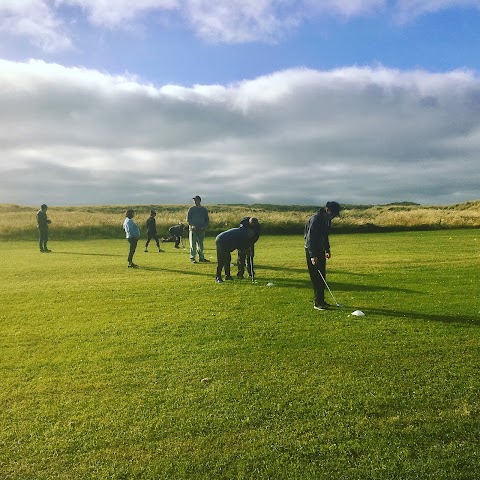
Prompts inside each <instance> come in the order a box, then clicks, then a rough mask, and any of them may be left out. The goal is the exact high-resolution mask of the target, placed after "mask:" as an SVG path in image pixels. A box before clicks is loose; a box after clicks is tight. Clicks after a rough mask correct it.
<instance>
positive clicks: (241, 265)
mask: <svg viewBox="0 0 480 480" xmlns="http://www.w3.org/2000/svg"><path fill="white" fill-rule="evenodd" d="M250 218H251V217H243V218H242V220H240V226H245V225H247V224H248V222H249V221H250ZM254 232H255V235H254V237H253V242H252V244H251V250H250V254H249V255H248V253H249V252H248V251H247V250H238V252H237V267H238V273H237V277H238V278H243V275H244V274H245V264H246V265H247V274H248V276H249V277H254V276H255V271H254V269H253V257H254V256H255V242H256V241H257V240H258V238H259V237H260V224H258V226H257V227H256V228H255V229H254Z"/></svg>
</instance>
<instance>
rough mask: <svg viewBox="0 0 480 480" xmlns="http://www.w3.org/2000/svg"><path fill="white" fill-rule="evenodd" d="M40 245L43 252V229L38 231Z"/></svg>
mask: <svg viewBox="0 0 480 480" xmlns="http://www.w3.org/2000/svg"><path fill="white" fill-rule="evenodd" d="M38 246H39V248H40V251H41V252H43V251H44V250H45V239H44V232H43V230H41V229H40V230H39V231H38Z"/></svg>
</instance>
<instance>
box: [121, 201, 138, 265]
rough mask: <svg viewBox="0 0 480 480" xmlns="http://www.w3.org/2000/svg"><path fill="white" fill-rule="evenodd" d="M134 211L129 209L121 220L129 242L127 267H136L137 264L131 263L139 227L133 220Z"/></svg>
mask: <svg viewBox="0 0 480 480" xmlns="http://www.w3.org/2000/svg"><path fill="white" fill-rule="evenodd" d="M134 216H135V212H134V211H133V210H131V209H129V210H127V211H126V213H125V221H124V222H123V229H124V230H125V234H126V237H127V241H128V243H129V244H130V250H129V252H128V268H137V267H138V265H136V264H135V263H133V255H134V254H135V250H136V249H137V243H138V239H139V238H140V229H139V228H138V225H137V224H136V223H135V222H134V221H133V217H134Z"/></svg>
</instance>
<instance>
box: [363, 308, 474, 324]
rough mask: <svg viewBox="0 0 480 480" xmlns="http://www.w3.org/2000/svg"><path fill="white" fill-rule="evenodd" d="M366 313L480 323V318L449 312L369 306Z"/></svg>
mask: <svg viewBox="0 0 480 480" xmlns="http://www.w3.org/2000/svg"><path fill="white" fill-rule="evenodd" d="M364 313H365V314H367V315H368V314H370V315H382V316H384V317H394V318H399V317H401V318H408V319H410V320H424V321H430V322H445V323H465V324H468V325H480V318H478V317H473V316H464V315H454V314H452V313H448V314H442V315H438V314H432V313H421V312H407V311H401V310H388V309H386V308H371V309H370V308H369V309H366V310H365V311H364Z"/></svg>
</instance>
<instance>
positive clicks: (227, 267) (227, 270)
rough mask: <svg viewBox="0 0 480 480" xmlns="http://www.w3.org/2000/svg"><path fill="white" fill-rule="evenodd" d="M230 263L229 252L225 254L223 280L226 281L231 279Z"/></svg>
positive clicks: (230, 255)
mask: <svg viewBox="0 0 480 480" xmlns="http://www.w3.org/2000/svg"><path fill="white" fill-rule="evenodd" d="M231 263H232V254H231V253H230V252H225V264H224V267H225V278H226V279H228V280H231V279H232V276H231V275H230V264H231Z"/></svg>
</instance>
